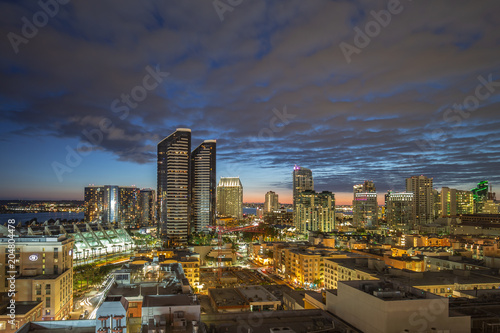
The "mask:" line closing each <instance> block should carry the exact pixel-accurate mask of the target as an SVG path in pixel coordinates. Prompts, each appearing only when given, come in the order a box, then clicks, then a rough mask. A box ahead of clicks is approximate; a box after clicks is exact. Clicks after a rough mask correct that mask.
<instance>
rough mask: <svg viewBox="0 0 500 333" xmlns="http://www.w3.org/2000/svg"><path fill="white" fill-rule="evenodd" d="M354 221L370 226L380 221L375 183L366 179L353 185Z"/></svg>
mask: <svg viewBox="0 0 500 333" xmlns="http://www.w3.org/2000/svg"><path fill="white" fill-rule="evenodd" d="M353 194H354V198H353V201H352V210H353V223H354V225H355V226H359V227H370V226H372V225H376V224H377V222H378V201H377V190H376V188H375V184H374V183H373V182H372V181H370V180H366V181H365V182H364V183H363V184H358V185H354V186H353Z"/></svg>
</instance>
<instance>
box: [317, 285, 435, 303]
mask: <svg viewBox="0 0 500 333" xmlns="http://www.w3.org/2000/svg"><path fill="white" fill-rule="evenodd" d="M341 285H347V286H349V287H352V288H355V289H358V290H360V291H362V292H365V293H367V294H369V295H371V296H373V297H376V298H379V299H381V300H383V301H400V300H417V299H426V298H432V299H435V298H439V296H436V295H434V294H430V293H426V292H422V291H419V290H416V289H414V288H411V287H408V286H402V285H396V284H393V283H391V282H385V281H382V280H371V281H368V280H354V281H341V282H339V288H340V287H341ZM327 292H331V291H330V290H328V291H327ZM337 293H338V289H337V290H336V292H335V293H333V294H334V295H337Z"/></svg>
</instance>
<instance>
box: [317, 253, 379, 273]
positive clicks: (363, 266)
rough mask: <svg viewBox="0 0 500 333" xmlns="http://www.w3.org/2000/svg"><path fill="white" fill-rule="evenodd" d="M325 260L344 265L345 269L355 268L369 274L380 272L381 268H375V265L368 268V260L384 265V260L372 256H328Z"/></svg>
mask: <svg viewBox="0 0 500 333" xmlns="http://www.w3.org/2000/svg"><path fill="white" fill-rule="evenodd" d="M326 260H327V261H330V262H334V263H336V264H338V265H339V266H342V267H345V268H347V269H351V270H357V271H360V272H363V273H367V274H370V275H377V274H380V273H381V272H382V269H381V268H380V269H378V270H377V269H376V268H375V266H373V268H370V266H369V260H372V261H374V262H376V263H378V264H380V265H383V266H385V264H384V262H383V261H381V260H377V259H372V258H366V257H360V258H330V259H326Z"/></svg>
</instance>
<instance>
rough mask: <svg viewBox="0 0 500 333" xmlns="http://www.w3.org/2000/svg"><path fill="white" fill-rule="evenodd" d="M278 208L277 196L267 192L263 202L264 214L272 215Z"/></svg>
mask: <svg viewBox="0 0 500 333" xmlns="http://www.w3.org/2000/svg"><path fill="white" fill-rule="evenodd" d="M278 208H279V203H278V194H276V193H274V192H273V191H269V192H267V193H266V197H265V201H264V213H272V212H274V211H277V210H278Z"/></svg>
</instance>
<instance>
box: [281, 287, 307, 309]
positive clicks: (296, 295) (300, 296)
mask: <svg viewBox="0 0 500 333" xmlns="http://www.w3.org/2000/svg"><path fill="white" fill-rule="evenodd" d="M284 295H285V296H288V297H290V298H292V299H293V300H294V301H295V303H297V304H299V305H300V306H301V307H304V298H305V297H306V291H305V290H290V291H286V292H284Z"/></svg>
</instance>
